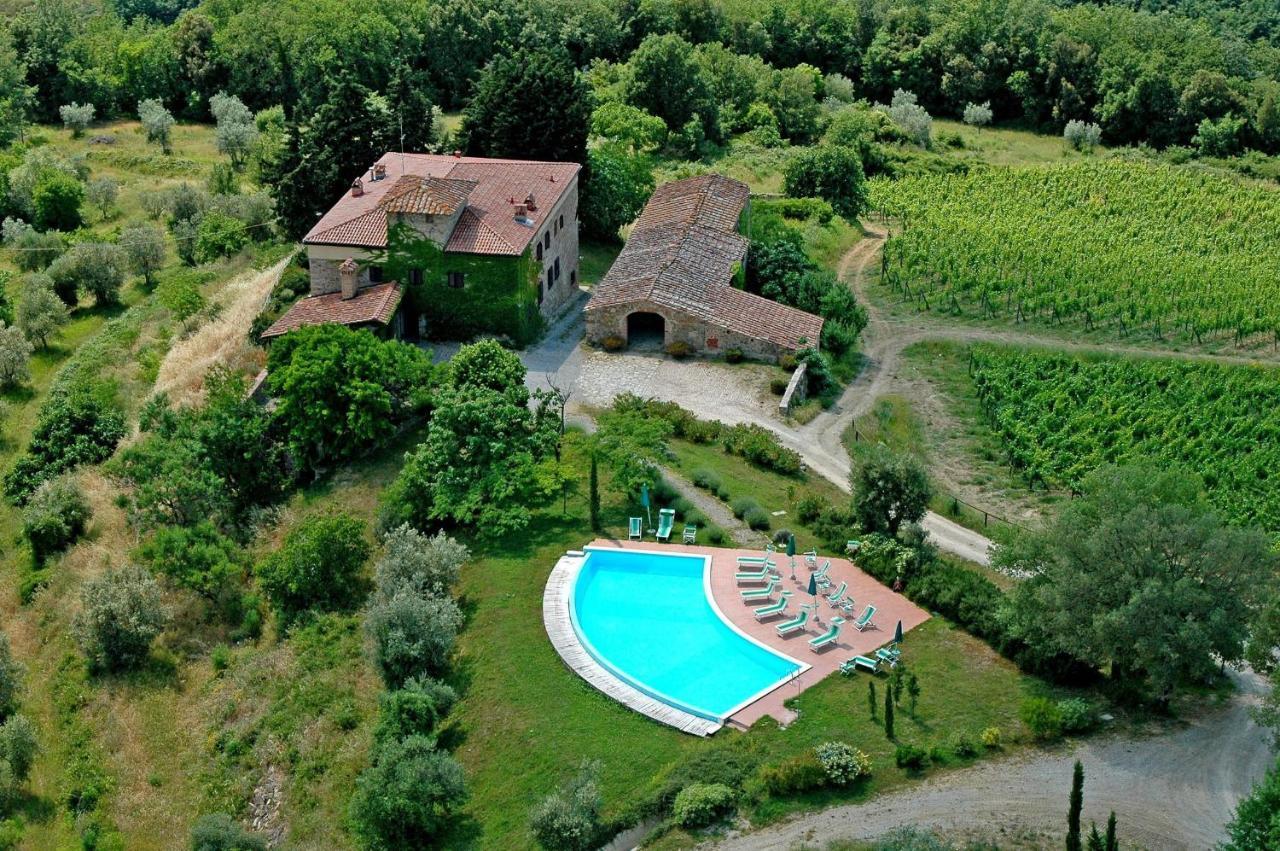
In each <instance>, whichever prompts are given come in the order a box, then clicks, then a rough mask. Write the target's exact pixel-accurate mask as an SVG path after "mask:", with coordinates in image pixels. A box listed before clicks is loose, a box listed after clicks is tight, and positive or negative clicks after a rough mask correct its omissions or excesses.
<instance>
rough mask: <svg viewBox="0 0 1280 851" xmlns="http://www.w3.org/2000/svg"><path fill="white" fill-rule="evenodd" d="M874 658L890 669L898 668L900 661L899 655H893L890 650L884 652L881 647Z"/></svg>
mask: <svg viewBox="0 0 1280 851" xmlns="http://www.w3.org/2000/svg"><path fill="white" fill-rule="evenodd" d="M876 658H877V659H879V660H880V661H881V662H884V663H885V664H886V665H888V666H889V667H890V668H896V667H897V666H898V662H899V661H901V659H900V657H899V654H897V653H894V652H893V651H891V650H886V649H885V648H883V647H881V648H880V649H879V650H877V651H876Z"/></svg>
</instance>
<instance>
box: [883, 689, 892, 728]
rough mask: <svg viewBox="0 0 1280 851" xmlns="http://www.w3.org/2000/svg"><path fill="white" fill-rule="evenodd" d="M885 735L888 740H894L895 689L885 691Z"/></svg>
mask: <svg viewBox="0 0 1280 851" xmlns="http://www.w3.org/2000/svg"><path fill="white" fill-rule="evenodd" d="M884 734H885V737H886V738H889V739H892V738H893V689H891V688H887V689H885V690H884Z"/></svg>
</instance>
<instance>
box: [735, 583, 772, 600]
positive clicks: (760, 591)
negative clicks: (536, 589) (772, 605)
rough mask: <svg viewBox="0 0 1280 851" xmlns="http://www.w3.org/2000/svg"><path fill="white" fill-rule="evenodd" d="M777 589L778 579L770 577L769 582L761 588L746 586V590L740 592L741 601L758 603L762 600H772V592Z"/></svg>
mask: <svg viewBox="0 0 1280 851" xmlns="http://www.w3.org/2000/svg"><path fill="white" fill-rule="evenodd" d="M777 590H778V580H777V579H770V580H769V584H768V585H766V586H764V587H763V588H748V589H747V590H746V591H743V592H741V594H742V602H744V603H758V602H763V601H765V600H772V599H773V592H774V591H777Z"/></svg>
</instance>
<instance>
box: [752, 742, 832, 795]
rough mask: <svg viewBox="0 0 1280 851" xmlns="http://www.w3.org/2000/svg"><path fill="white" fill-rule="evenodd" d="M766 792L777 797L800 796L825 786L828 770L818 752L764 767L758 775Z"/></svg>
mask: <svg viewBox="0 0 1280 851" xmlns="http://www.w3.org/2000/svg"><path fill="white" fill-rule="evenodd" d="M756 777H757V779H758V780H759V781H760V784H761V785H762V786H763V787H764V789H765V791H766V792H768V793H769V794H770V795H773V796H775V797H781V796H785V795H798V794H800V793H801V792H808V791H810V790H812V789H818V788H821V787H822V786H825V785H826V784H827V782H828V775H827V769H826V768H825V767H824V766H823V763H822V762H820V761H819V760H818V755H817V752H816V751H805V752H803V753H801V754H799V755H797V756H793V757H791V758H790V759H785V760H783V761H782V762H780V763H777V764H776V765H766V766H763V767H762V768H761V769H760V771H759V773H758V774H757V775H756Z"/></svg>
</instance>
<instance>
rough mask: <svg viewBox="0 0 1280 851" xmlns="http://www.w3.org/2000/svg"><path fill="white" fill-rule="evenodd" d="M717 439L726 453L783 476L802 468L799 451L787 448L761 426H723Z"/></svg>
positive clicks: (795, 472)
mask: <svg viewBox="0 0 1280 851" xmlns="http://www.w3.org/2000/svg"><path fill="white" fill-rule="evenodd" d="M721 442H722V444H723V446H724V449H725V451H726V452H728V453H729V454H731V455H737V456H739V457H741V458H745V459H746V460H747V461H748V462H750V463H752V464H754V465H756V466H757V467H761V468H763V469H766V470H773V471H774V472H775V473H781V474H782V475H784V476H797V475H799V474H800V471H801V470H802V469H803V463H802V460H801V458H800V453H798V452H796V451H794V450H792V449H787V448H786V447H784V446H783V445H782V444H781V443H780V442H779V441H778V436H777V435H775V434H774V433H773V432H771V431H769V429H767V428H765V427H764V426H760V425H756V424H754V423H752V424H738V425H735V426H730V427H728V428H726V429H724V431H723V433H722V435H721Z"/></svg>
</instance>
